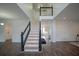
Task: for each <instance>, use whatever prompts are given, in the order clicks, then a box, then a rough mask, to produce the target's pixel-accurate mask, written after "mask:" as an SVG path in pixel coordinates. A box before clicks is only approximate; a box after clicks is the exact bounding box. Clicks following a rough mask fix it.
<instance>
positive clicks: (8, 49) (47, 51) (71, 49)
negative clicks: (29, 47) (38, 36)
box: [0, 42, 79, 56]
mask: <svg viewBox="0 0 79 59" xmlns="http://www.w3.org/2000/svg"><path fill="white" fill-rule="evenodd" d="M0 55H2V56H79V47H76V46H74V45H71V44H69V42H56V43H50V44H48V45H43V49H42V51H41V52H36V53H35V52H31V53H29V52H21V51H20V43H4V45H2V47H1V46H0Z"/></svg>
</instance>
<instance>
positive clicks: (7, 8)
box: [0, 3, 28, 19]
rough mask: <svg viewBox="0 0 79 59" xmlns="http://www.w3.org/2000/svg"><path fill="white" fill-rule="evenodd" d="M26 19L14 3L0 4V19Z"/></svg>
mask: <svg viewBox="0 0 79 59" xmlns="http://www.w3.org/2000/svg"><path fill="white" fill-rule="evenodd" d="M6 18H8V19H27V18H28V17H27V15H26V14H25V13H24V12H23V11H22V10H21V9H20V8H19V6H18V5H17V4H15V3H0V19H6Z"/></svg>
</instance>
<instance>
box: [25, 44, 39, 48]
mask: <svg viewBox="0 0 79 59" xmlns="http://www.w3.org/2000/svg"><path fill="white" fill-rule="evenodd" d="M24 47H38V45H36V44H26V45H25V46H24Z"/></svg>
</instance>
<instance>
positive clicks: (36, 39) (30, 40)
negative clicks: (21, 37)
mask: <svg viewBox="0 0 79 59" xmlns="http://www.w3.org/2000/svg"><path fill="white" fill-rule="evenodd" d="M28 41H38V39H28Z"/></svg>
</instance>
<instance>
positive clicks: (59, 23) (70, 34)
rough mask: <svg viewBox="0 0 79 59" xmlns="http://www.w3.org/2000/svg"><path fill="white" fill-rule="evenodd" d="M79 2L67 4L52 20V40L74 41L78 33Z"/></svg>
mask: <svg viewBox="0 0 79 59" xmlns="http://www.w3.org/2000/svg"><path fill="white" fill-rule="evenodd" d="M78 15H79V4H69V5H68V6H67V7H66V8H65V9H64V10H63V11H62V12H61V13H60V14H59V15H58V16H57V17H56V18H55V19H54V20H55V21H53V23H52V24H53V26H52V36H53V37H52V41H75V40H76V34H77V33H78V34H79V16H78Z"/></svg>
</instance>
